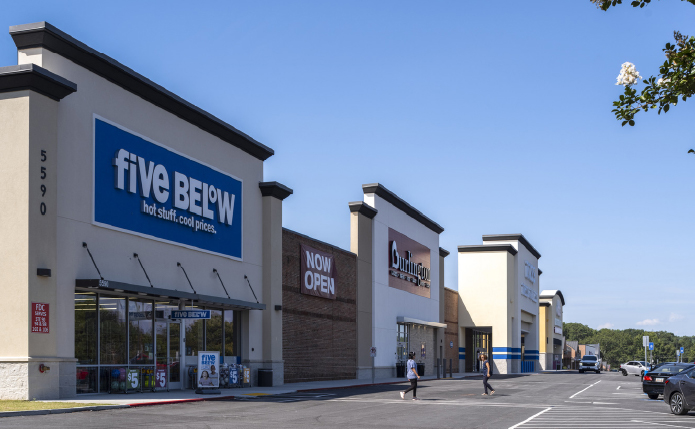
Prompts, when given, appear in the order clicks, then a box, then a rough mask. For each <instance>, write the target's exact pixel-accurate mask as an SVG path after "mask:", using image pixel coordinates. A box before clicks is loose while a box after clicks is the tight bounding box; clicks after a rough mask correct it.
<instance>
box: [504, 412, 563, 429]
mask: <svg viewBox="0 0 695 429" xmlns="http://www.w3.org/2000/svg"><path fill="white" fill-rule="evenodd" d="M552 409H553V408H552V407H548V408H546V409H545V410H543V411H541V412H540V413H536V414H534V415H532V416H531V417H529V418H528V419H526V420H524V421H523V422H520V423H517V424H515V425H514V426H510V427H509V429H516V428H518V427H519V426H521V425H523V424H524V423H528V422H530V421H531V420H533V419H535V418H536V417H538V416H540V415H541V414H543V413H545V412H547V411H550V410H552Z"/></svg>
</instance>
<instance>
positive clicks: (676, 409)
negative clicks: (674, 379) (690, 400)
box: [670, 392, 688, 416]
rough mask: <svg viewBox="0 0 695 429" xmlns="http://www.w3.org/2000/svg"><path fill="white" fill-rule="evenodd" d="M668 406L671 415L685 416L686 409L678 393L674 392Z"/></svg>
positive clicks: (681, 396)
mask: <svg viewBox="0 0 695 429" xmlns="http://www.w3.org/2000/svg"><path fill="white" fill-rule="evenodd" d="M670 405H671V412H672V413H673V414H677V415H679V416H682V415H683V414H686V413H687V412H688V409H687V408H685V401H683V395H681V394H680V393H679V392H676V393H674V394H673V395H671V401H670Z"/></svg>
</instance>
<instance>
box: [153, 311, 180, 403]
mask: <svg viewBox="0 0 695 429" xmlns="http://www.w3.org/2000/svg"><path fill="white" fill-rule="evenodd" d="M155 332H156V334H155V335H156V338H157V340H156V341H157V345H156V351H155V356H156V358H157V370H158V371H162V370H164V371H165V374H164V375H165V378H166V386H167V388H168V389H169V390H171V389H181V323H180V322H171V321H169V320H157V321H156V322H155ZM157 386H159V383H157Z"/></svg>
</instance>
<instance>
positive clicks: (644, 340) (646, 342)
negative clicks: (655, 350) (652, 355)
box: [642, 335, 649, 363]
mask: <svg viewBox="0 0 695 429" xmlns="http://www.w3.org/2000/svg"><path fill="white" fill-rule="evenodd" d="M642 346H644V362H645V363H646V362H647V347H648V346H649V335H645V336H643V337H642Z"/></svg>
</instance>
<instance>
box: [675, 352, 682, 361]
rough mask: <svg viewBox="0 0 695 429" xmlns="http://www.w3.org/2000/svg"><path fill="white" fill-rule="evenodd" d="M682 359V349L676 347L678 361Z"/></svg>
mask: <svg viewBox="0 0 695 429" xmlns="http://www.w3.org/2000/svg"><path fill="white" fill-rule="evenodd" d="M680 361H681V351H680V349H676V362H680Z"/></svg>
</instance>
